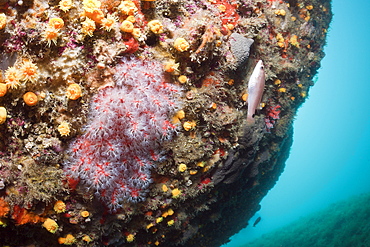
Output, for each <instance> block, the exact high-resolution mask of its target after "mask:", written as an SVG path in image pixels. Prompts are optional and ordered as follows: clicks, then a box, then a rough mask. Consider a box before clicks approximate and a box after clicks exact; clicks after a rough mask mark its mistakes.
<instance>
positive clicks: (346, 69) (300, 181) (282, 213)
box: [223, 0, 370, 247]
mask: <svg viewBox="0 0 370 247" xmlns="http://www.w3.org/2000/svg"><path fill="white" fill-rule="evenodd" d="M332 5H333V13H334V17H333V21H332V23H331V26H330V29H329V35H328V39H327V45H326V47H325V53H326V56H325V58H324V59H323V60H322V63H321V69H320V70H319V73H318V75H317V81H316V84H315V86H314V87H313V88H311V90H310V93H309V98H308V100H307V101H306V102H305V103H304V105H303V106H302V107H301V108H300V110H299V112H298V114H297V118H296V121H295V123H294V130H295V133H294V144H293V146H292V149H291V154H290V157H289V159H288V161H287V163H286V168H285V171H284V173H283V174H282V175H281V177H280V179H279V181H278V182H277V184H276V186H275V187H274V188H273V189H272V190H271V191H270V192H269V193H268V195H267V196H266V197H265V198H264V199H263V200H262V202H261V206H262V208H261V210H260V211H259V212H257V214H256V215H255V216H254V217H253V218H252V219H251V221H250V226H248V227H247V228H245V229H243V230H242V231H240V232H239V234H237V235H235V236H233V237H232V238H231V242H230V243H228V244H226V245H223V246H224V247H239V246H247V245H246V244H247V243H248V242H250V241H253V240H255V239H257V238H259V237H261V236H262V235H263V234H266V233H269V232H271V231H273V230H276V229H279V228H281V227H283V226H285V225H287V224H289V223H291V222H293V221H297V220H299V219H301V217H303V216H306V215H309V214H312V213H315V212H317V211H319V210H323V209H324V208H326V207H328V206H329V205H331V204H332V203H335V202H338V201H341V200H345V199H348V198H350V197H352V196H355V195H359V194H362V193H370V100H369V99H370V75H369V71H370V45H369V43H370V28H369V27H370V18H369V11H370V1H368V0H354V1H345V0H333V1H332ZM363 207H364V208H365V207H370V204H367V205H363ZM338 215H342V214H338ZM258 217H261V221H260V222H259V223H258V224H257V225H256V227H252V226H251V225H253V223H254V221H255V219H256V218H258ZM338 217H342V216H338ZM343 217H344V216H343ZM363 217H366V215H363ZM367 219H368V220H369V223H368V225H365V226H362V225H360V223H359V228H361V229H358V231H361V230H362V231H368V236H369V237H368V240H369V239H370V215H369V216H368V218H367ZM339 220H341V219H339ZM339 222H340V221H339ZM321 224H322V223H321ZM338 224H340V225H341V226H343V225H344V224H348V222H345V221H343V220H342V222H341V223H338ZM367 227H368V228H367ZM337 234H338V233H337ZM353 234H356V231H355V233H353ZM353 234H352V235H353ZM359 236H360V234H359ZM359 238H360V237H359ZM368 244H369V245H368ZM261 246H262V245H261ZM275 246H287V245H281V243H278V242H276V245H275ZM292 246H294V245H292ZM302 246H304V245H302ZM310 246H319V247H320V246H323V245H322V244H320V240H319V239H318V240H317V242H316V243H315V244H314V245H310ZM326 246H337V247H342V246H347V245H346V244H344V243H343V244H339V245H338V243H337V244H334V243H332V244H330V245H325V247H326ZM351 246H352V247H356V246H365V247H366V246H370V240H369V242H366V241H365V240H363V239H358V243H357V244H356V243H355V244H351ZM323 247H324V246H323Z"/></svg>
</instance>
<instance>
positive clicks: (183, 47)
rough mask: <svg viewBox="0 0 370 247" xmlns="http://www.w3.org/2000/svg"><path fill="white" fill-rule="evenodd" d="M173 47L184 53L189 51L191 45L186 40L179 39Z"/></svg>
mask: <svg viewBox="0 0 370 247" xmlns="http://www.w3.org/2000/svg"><path fill="white" fill-rule="evenodd" d="M173 47H175V49H176V50H178V51H181V52H184V51H187V50H188V49H189V47H190V45H189V43H188V42H187V41H186V39H184V38H177V39H176V40H175V42H174V43H173Z"/></svg>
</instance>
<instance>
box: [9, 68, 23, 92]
mask: <svg viewBox="0 0 370 247" xmlns="http://www.w3.org/2000/svg"><path fill="white" fill-rule="evenodd" d="M19 80H20V72H19V70H17V69H16V68H15V67H9V68H8V69H7V70H6V71H5V83H6V85H7V86H8V88H11V89H16V88H18V86H19V84H20V82H19Z"/></svg>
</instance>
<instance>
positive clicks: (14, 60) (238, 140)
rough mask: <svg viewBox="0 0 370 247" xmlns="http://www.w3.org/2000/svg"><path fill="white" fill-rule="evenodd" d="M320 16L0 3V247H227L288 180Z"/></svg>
mask: <svg viewBox="0 0 370 247" xmlns="http://www.w3.org/2000/svg"><path fill="white" fill-rule="evenodd" d="M331 17H332V14H331V5H330V2H328V1H324V0H311V1H307V0H286V1H282V0H259V1H254V0H212V1H207V0H204V1H203V0H202V1H199V0H187V1H171V0H156V1H145V0H119V1H110V0H83V1H76V0H60V1H44V0H23V1H0V69H1V72H0V226H1V227H0V244H1V245H4V246H61V245H72V246H165V247H171V246H187V247H189V246H190V247H191V246H194V247H199V246H204V247H213V246H215V247H216V246H220V245H222V244H223V243H226V242H227V241H228V240H229V238H230V237H231V236H232V235H233V234H235V233H236V232H238V231H239V230H240V229H242V228H243V227H246V226H247V225H248V220H249V219H250V218H251V217H252V216H253V215H254V214H255V213H256V212H257V211H258V210H259V208H260V206H259V203H260V201H261V200H262V198H263V197H264V196H265V195H266V193H267V192H268V190H269V189H271V188H272V187H273V185H274V184H275V183H276V181H277V179H278V178H279V175H280V174H281V172H282V171H283V168H284V164H285V161H286V159H287V157H288V154H289V149H290V146H291V144H292V123H293V119H294V116H295V113H296V111H297V109H298V108H299V107H300V106H301V104H302V103H303V102H304V101H305V100H306V98H307V97H306V96H307V95H308V92H309V89H310V87H311V86H312V85H313V77H314V76H315V74H316V72H317V70H318V68H319V67H320V61H321V59H322V58H323V56H324V53H323V47H324V44H325V39H326V30H327V29H328V26H329V23H330V21H331Z"/></svg>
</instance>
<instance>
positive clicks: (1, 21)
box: [0, 13, 6, 29]
mask: <svg viewBox="0 0 370 247" xmlns="http://www.w3.org/2000/svg"><path fill="white" fill-rule="evenodd" d="M5 26H6V15H5V14H4V13H1V14H0V29H3V28H5Z"/></svg>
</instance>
